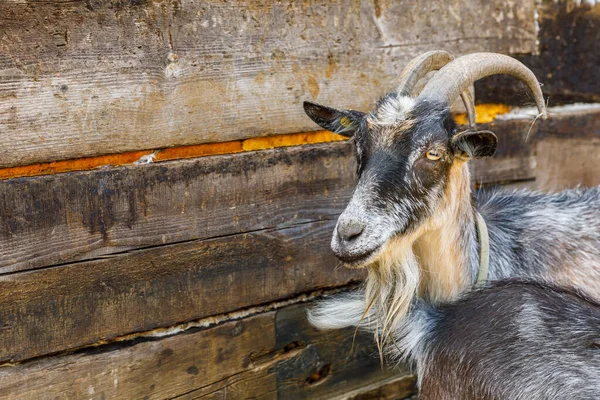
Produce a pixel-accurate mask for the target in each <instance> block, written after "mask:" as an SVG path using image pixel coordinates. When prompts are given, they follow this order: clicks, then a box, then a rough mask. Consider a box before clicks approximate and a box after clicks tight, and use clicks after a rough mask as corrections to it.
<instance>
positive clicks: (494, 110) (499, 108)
mask: <svg viewBox="0 0 600 400" xmlns="http://www.w3.org/2000/svg"><path fill="white" fill-rule="evenodd" d="M509 111H510V106H508V105H506V104H478V105H476V106H475V113H476V114H477V118H476V119H475V122H476V123H478V124H487V123H489V122H493V121H494V120H495V119H496V117H497V116H498V115H502V114H506V113H507V112H509ZM454 120H455V121H456V123H457V124H459V125H466V124H467V123H468V120H467V114H456V115H455V116H454Z"/></svg>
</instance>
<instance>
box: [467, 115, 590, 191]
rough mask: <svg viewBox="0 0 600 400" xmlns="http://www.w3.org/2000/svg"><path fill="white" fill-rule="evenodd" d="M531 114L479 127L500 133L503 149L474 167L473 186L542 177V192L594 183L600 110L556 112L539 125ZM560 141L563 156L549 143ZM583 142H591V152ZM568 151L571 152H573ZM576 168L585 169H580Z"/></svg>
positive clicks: (500, 145)
mask: <svg viewBox="0 0 600 400" xmlns="http://www.w3.org/2000/svg"><path fill="white" fill-rule="evenodd" d="M527 114H528V113H521V114H517V113H512V114H508V115H505V116H500V117H499V118H498V119H496V120H495V121H494V122H492V123H490V124H482V125H481V126H480V128H481V129H490V130H492V131H493V132H495V133H496V134H497V136H498V150H497V151H496V154H495V155H494V156H493V157H491V158H486V159H482V160H475V161H474V162H473V164H472V174H473V179H474V182H475V183H476V184H488V183H498V182H509V181H518V180H531V179H536V180H538V178H539V184H536V186H537V187H538V188H539V189H541V190H547V189H548V190H550V189H557V188H559V187H562V188H565V187H573V186H575V185H577V184H579V183H584V184H587V185H593V184H595V183H594V182H597V179H596V178H595V177H596V176H597V175H598V174H597V171H598V169H597V165H598V164H597V162H598V161H597V157H598V156H597V152H596V150H594V149H595V146H594V143H595V142H594V141H597V140H600V106H598V105H594V104H591V105H574V106H564V107H551V108H550V109H549V117H548V119H547V120H542V119H538V120H537V121H536V122H535V124H533V122H532V121H533V116H534V115H535V112H534V113H533V114H531V113H529V116H527ZM555 139H557V140H562V143H564V144H565V147H564V148H563V149H562V151H561V150H560V148H559V147H556V151H554V150H552V148H551V147H552V146H553V145H552V144H549V143H548V144H544V143H545V142H549V141H552V142H553V143H555V144H556V143H558V142H557V141H556V140H555ZM582 141H587V142H588V143H589V146H588V148H587V150H586V149H585V147H581V146H579V145H577V143H581V142H582ZM548 146H550V147H548ZM568 149H572V153H570V152H569V150H568ZM557 151H558V152H559V153H557ZM576 165H580V167H578V168H575V166H576ZM567 166H569V167H568V168H567ZM548 174H551V175H548ZM554 180H555V181H556V182H555V183H556V185H554V184H553V181H554Z"/></svg>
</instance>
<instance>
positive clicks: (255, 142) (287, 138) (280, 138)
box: [243, 131, 346, 151]
mask: <svg viewBox="0 0 600 400" xmlns="http://www.w3.org/2000/svg"><path fill="white" fill-rule="evenodd" d="M341 140H346V138H345V137H344V136H341V135H336V134H335V133H331V132H329V131H316V132H308V133H292V134H289V135H276V136H266V137H257V138H252V139H246V140H244V142H243V147H244V151H252V150H265V149H274V148H276V147H288V146H299V145H303V144H314V143H327V142H337V141H341Z"/></svg>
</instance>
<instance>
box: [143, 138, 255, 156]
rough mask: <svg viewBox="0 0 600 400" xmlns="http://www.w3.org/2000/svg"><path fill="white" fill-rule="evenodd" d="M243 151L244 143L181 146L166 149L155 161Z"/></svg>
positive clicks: (159, 153) (158, 153) (157, 154)
mask: <svg viewBox="0 0 600 400" xmlns="http://www.w3.org/2000/svg"><path fill="white" fill-rule="evenodd" d="M241 151H243V149H242V142H241V141H240V140H236V141H233V142H222V143H206V144H197V145H192V146H181V147H172V148H169V149H164V150H161V151H159V152H157V153H156V157H155V158H154V160H155V161H168V160H177V159H180V158H194V157H204V156H214V155H218V154H229V153H239V152H241Z"/></svg>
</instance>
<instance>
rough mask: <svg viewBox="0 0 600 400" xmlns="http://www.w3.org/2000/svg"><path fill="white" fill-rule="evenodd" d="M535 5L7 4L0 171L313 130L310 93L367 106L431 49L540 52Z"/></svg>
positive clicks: (0, 42)
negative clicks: (306, 107) (306, 105)
mask: <svg viewBox="0 0 600 400" xmlns="http://www.w3.org/2000/svg"><path fill="white" fill-rule="evenodd" d="M534 8H535V2H534V0H526V1H519V2H506V1H503V0H491V1H490V0H458V1H453V2H451V4H450V3H449V4H447V5H446V4H440V3H437V2H429V1H417V2H408V3H398V2H396V1H389V0H383V1H376V2H355V1H346V0H340V1H336V2H333V3H332V2H330V1H325V0H319V1H315V2H295V1H283V2H277V3H273V2H270V1H236V2H235V3H223V2H219V1H206V2H200V3H199V2H194V1H191V0H176V1H110V2H106V1H99V0H87V1H83V0H77V1H61V2H48V1H37V2H20V1H10V2H2V4H0V26H2V30H1V31H0V49H1V51H0V129H1V130H2V133H3V140H2V142H1V143H0V167H6V166H15V165H26V164H33V163H38V162H48V161H55V160H62V159H73V158H79V157H86V156H96V155H102V154H113V153H120V152H126V151H135V150H140V149H155V148H165V147H170V146H180V145H188V144H197V143H205V142H219V141H228V140H235V139H240V138H247V137H253V136H263V135H271V134H275V133H293V132H305V131H309V130H315V129H316V128H317V126H316V125H314V124H313V123H312V122H311V121H310V119H309V118H307V117H306V116H305V115H304V112H303V110H302V107H301V102H302V101H303V100H315V101H317V102H321V103H325V104H331V105H334V106H339V107H349V108H354V109H364V110H367V109H370V108H371V107H372V106H373V102H374V100H375V99H376V98H377V97H378V96H380V95H382V94H383V93H384V92H386V91H388V90H389V89H390V86H391V82H392V80H393V79H394V77H395V76H396V75H397V74H398V73H399V71H400V70H401V68H402V67H403V66H404V65H405V64H406V62H407V61H408V60H409V59H410V58H412V57H413V56H415V55H417V54H420V53H421V52H423V51H427V50H431V49H436V48H443V49H446V50H449V51H452V52H454V53H456V54H463V53H469V52H475V51H496V52H501V53H519V54H528V53H531V52H535V51H536V30H535V16H534ZM439 27H443V29H440V28H439Z"/></svg>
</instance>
